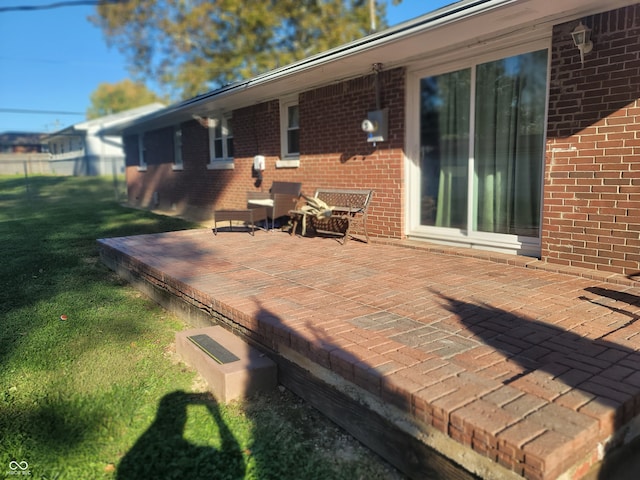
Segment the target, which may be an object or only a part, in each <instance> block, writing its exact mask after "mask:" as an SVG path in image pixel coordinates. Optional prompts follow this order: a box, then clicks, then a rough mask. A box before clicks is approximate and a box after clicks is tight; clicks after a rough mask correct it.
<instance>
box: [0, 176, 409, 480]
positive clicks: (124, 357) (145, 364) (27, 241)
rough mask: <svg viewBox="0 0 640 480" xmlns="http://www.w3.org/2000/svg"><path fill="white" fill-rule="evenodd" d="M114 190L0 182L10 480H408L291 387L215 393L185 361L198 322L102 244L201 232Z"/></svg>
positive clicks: (3, 453)
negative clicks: (136, 278) (167, 306)
mask: <svg viewBox="0 0 640 480" xmlns="http://www.w3.org/2000/svg"><path fill="white" fill-rule="evenodd" d="M114 187H115V188H116V189H117V187H118V185H114V182H113V181H112V180H109V179H100V178H70V177H29V178H25V177H0V255H1V258H2V261H1V262H0V478H20V477H24V476H26V475H29V478H34V479H73V480H85V479H119V480H127V479H145V480H150V479H159V480H162V479H177V478H184V479H190V480H191V479H240V478H246V479H278V480H283V479H292V480H293V479H296V480H298V479H305V480H310V479H323V480H324V479H349V480H351V479H360V478H362V479H375V478H381V479H383V478H384V479H386V478H390V479H391V478H393V479H396V478H400V476H399V474H398V473H397V472H395V471H393V470H392V469H391V468H390V467H388V466H387V465H386V464H384V463H382V462H380V461H379V459H378V458H377V457H376V456H374V455H373V454H371V453H370V452H369V451H368V450H366V449H364V448H363V447H362V446H361V445H360V444H359V443H357V442H356V441H355V440H353V438H351V437H350V436H348V435H346V434H345V433H344V432H343V431H341V430H340V429H338V428H337V427H335V426H334V425H333V424H331V423H329V422H328V421H326V420H325V419H324V418H323V417H322V416H321V415H320V414H319V413H318V412H317V411H316V410H314V409H312V408H311V407H309V406H308V405H307V404H306V403H304V402H302V401H301V400H300V399H298V398H297V397H295V396H293V395H292V394H290V393H289V392H288V391H286V390H284V389H279V390H275V391H274V392H273V393H272V394H269V395H265V396H261V397H258V398H254V399H251V400H249V401H246V402H233V403H231V404H218V403H216V402H215V400H214V399H213V398H212V397H211V396H210V395H208V394H207V393H205V390H204V388H203V385H202V384H201V381H200V380H199V377H198V376H197V375H196V374H195V373H194V372H193V371H192V370H190V369H189V368H187V367H186V366H185V365H184V364H182V363H180V362H179V361H178V360H177V359H176V358H175V354H174V350H173V339H174V334H175V332H176V331H177V330H180V329H183V328H185V327H186V325H185V324H184V323H183V322H182V321H181V320H180V319H179V318H177V317H175V316H173V315H172V314H170V313H168V312H166V311H165V310H163V309H162V308H160V307H158V306H157V305H156V304H154V303H153V302H151V301H150V300H148V299H147V298H145V297H143V296H142V295H140V294H139V293H138V292H137V291H136V290H134V289H132V288H131V287H129V286H128V285H127V284H125V283H123V282H122V281H121V280H120V279H119V278H118V277H117V276H115V275H114V274H113V273H112V272H111V271H110V270H108V269H107V268H106V267H105V266H103V265H102V264H101V263H100V262H99V258H98V253H97V245H96V239H97V238H102V237H114V236H125V235H136V234H143V233H154V232H163V231H170V230H179V229H186V228H193V227H194V226H195V225H193V224H190V223H188V222H185V221H183V220H180V219H177V218H171V217H165V216H157V215H153V214H152V213H149V212H144V211H139V210H133V209H129V208H125V207H123V206H121V205H120V204H119V203H118V202H117V201H116V198H117V195H116V194H115V192H116V190H114ZM120 187H121V185H120ZM63 316H66V317H63ZM61 318H65V319H61Z"/></svg>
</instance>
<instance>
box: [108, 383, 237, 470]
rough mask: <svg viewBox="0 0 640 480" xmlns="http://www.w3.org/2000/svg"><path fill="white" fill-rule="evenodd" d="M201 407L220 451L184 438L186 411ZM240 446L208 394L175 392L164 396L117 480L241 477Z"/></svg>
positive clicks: (121, 466) (128, 455)
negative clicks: (206, 414) (208, 420)
mask: <svg viewBox="0 0 640 480" xmlns="http://www.w3.org/2000/svg"><path fill="white" fill-rule="evenodd" d="M190 405H201V406H204V407H205V408H206V409H207V410H208V411H209V413H210V415H211V419H212V420H213V423H215V425H216V427H217V429H218V435H219V437H220V448H214V447H209V446H200V445H195V444H193V443H191V442H189V441H188V440H186V439H185V438H184V433H185V426H186V423H187V408H188V407H189V406H190ZM244 474H245V464H244V459H243V457H242V452H241V451H240V446H239V444H238V442H237V441H236V439H235V437H234V436H233V434H232V433H231V431H230V430H229V427H228V426H227V424H226V423H225V422H224V420H223V418H222V416H221V414H220V409H219V407H218V403H217V402H216V400H215V398H214V397H213V396H212V395H211V394H209V393H186V392H184V391H175V392H172V393H169V394H167V395H165V396H164V397H163V398H162V399H161V400H160V404H159V406H158V411H157V414H156V418H155V420H154V421H153V423H152V424H151V426H150V427H149V428H148V429H147V431H146V432H145V433H144V434H142V436H141V437H140V438H139V439H138V441H137V442H136V443H135V445H134V446H133V447H132V448H131V449H130V450H129V451H128V452H127V454H126V455H125V456H124V458H123V459H122V460H121V462H120V464H119V466H118V475H117V478H118V480H138V479H139V480H148V479H153V478H157V479H163V478H166V479H169V478H188V479H190V480H205V479H207V480H209V479H216V478H225V479H236V478H238V479H239V478H243V477H244Z"/></svg>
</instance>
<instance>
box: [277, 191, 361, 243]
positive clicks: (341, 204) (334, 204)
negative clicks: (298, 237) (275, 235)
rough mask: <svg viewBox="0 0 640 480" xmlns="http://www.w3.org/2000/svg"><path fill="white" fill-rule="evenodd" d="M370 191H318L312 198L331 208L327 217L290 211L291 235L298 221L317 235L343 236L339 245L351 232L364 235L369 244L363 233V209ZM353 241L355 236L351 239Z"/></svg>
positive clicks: (301, 211)
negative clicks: (354, 231)
mask: <svg viewBox="0 0 640 480" xmlns="http://www.w3.org/2000/svg"><path fill="white" fill-rule="evenodd" d="M372 196H373V190H342V189H329V188H319V189H317V190H316V192H315V195H314V198H317V199H320V200H322V201H323V202H324V203H326V204H327V205H329V206H330V207H331V215H330V216H316V215H311V214H309V212H306V211H303V210H292V211H291V212H289V213H290V215H291V218H292V223H293V225H292V229H291V234H293V233H295V231H296V228H297V225H298V223H299V222H300V221H301V220H302V221H303V223H305V224H306V225H305V227H306V226H308V227H310V229H311V230H313V231H315V232H318V233H328V234H332V235H340V236H342V237H343V244H345V243H346V242H347V240H348V239H349V237H350V236H353V233H352V231H353V230H356V231H358V232H359V233H360V232H362V233H364V237H365V242H366V243H369V233H368V232H367V210H368V208H369V203H370V202H371V197H372ZM354 238H355V237H354Z"/></svg>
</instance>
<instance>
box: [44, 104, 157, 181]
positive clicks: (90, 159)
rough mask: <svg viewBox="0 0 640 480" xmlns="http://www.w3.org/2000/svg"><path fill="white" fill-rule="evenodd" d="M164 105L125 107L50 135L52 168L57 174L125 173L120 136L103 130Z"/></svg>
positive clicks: (48, 137)
mask: <svg viewBox="0 0 640 480" xmlns="http://www.w3.org/2000/svg"><path fill="white" fill-rule="evenodd" d="M163 108H164V105H163V104H161V103H152V104H149V105H145V106H143V107H138V108H133V109H130V110H125V111H122V112H118V113H115V114H112V115H107V116H104V117H100V118H95V119H93V120H88V121H86V122H82V123H77V124H75V125H72V126H70V127H67V128H64V129H62V130H59V131H57V132H54V133H51V134H49V135H48V136H47V137H46V138H45V141H46V142H47V145H48V148H49V152H50V153H51V161H50V166H51V171H52V173H54V174H58V175H113V174H122V173H124V165H125V164H124V151H123V148H122V137H121V136H120V135H110V134H109V135H107V134H104V133H103V130H105V129H108V128H114V127H117V126H118V125H119V124H121V123H124V122H129V121H131V120H135V119H136V118H138V117H141V116H144V115H148V114H150V113H152V112H157V111H159V110H161V109H163Z"/></svg>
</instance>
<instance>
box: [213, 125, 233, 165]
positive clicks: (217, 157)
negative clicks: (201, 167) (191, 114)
mask: <svg viewBox="0 0 640 480" xmlns="http://www.w3.org/2000/svg"><path fill="white" fill-rule="evenodd" d="M209 125H210V126H209V155H210V161H209V168H214V169H215V168H232V167H233V155H234V153H233V130H232V128H231V117H229V116H227V115H220V116H219V117H217V118H213V119H210V120H209Z"/></svg>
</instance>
